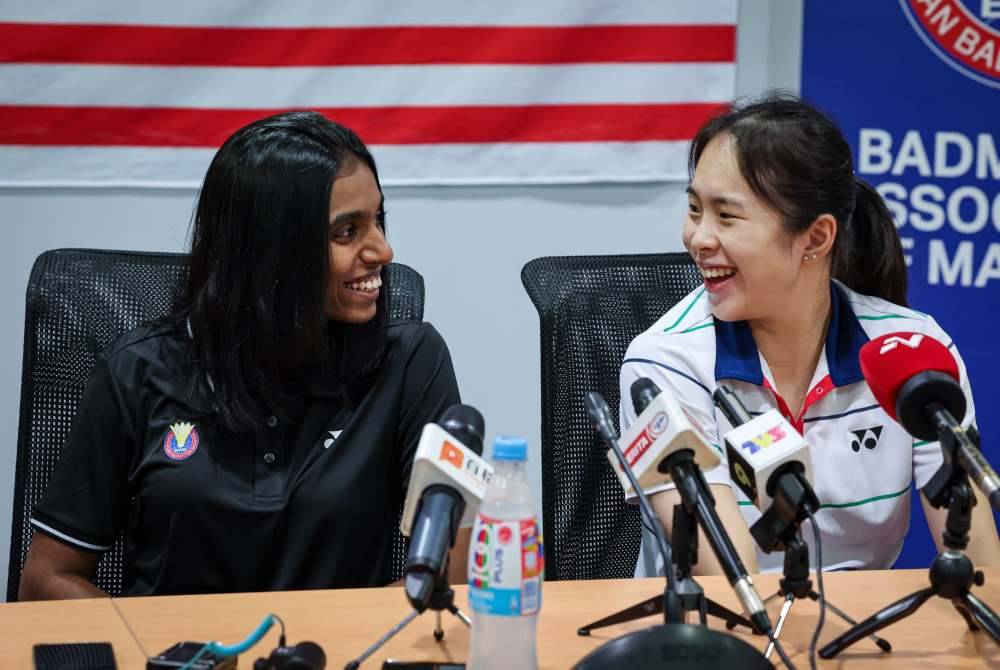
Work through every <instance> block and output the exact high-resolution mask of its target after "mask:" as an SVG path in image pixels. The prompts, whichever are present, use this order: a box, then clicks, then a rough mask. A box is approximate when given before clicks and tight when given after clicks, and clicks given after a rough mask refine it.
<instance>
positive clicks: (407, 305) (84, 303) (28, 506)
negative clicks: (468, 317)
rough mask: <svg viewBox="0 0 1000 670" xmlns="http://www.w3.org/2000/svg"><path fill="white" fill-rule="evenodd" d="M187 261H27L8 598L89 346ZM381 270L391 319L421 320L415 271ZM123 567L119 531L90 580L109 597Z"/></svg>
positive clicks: (397, 567)
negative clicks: (30, 264)
mask: <svg viewBox="0 0 1000 670" xmlns="http://www.w3.org/2000/svg"><path fill="white" fill-rule="evenodd" d="M186 266H187V256H186V255H185V254H167V253H142V252H132V251H105V250H93V249H55V250H52V251H47V252H45V253H43V254H42V255H40V256H39V257H38V258H37V259H36V260H35V264H34V266H33V267H32V269H31V276H30V279H29V280H28V291H27V299H26V310H25V320H24V358H23V368H22V373H21V410H20V422H19V428H18V437H17V464H16V468H15V473H14V512H13V520H12V524H11V526H12V527H11V542H10V567H9V573H8V578H7V600H8V601H14V600H17V589H18V584H19V583H20V580H21V570H22V568H23V567H24V559H25V557H26V556H27V553H28V547H29V545H30V543H31V532H32V531H31V527H30V525H29V523H28V522H29V519H30V517H31V510H32V509H33V507H34V505H35V503H36V502H37V501H38V499H39V498H40V497H41V495H42V493H44V491H45V487H46V485H47V484H48V481H49V477H50V476H51V474H52V471H53V469H54V468H55V465H56V461H57V460H58V459H59V455H60V453H61V452H62V449H63V446H64V444H65V442H66V439H67V436H68V434H69V430H70V427H71V425H72V423H73V419H74V417H75V415H76V409H77V405H78V404H79V402H80V397H81V396H82V395H83V391H84V388H85V387H86V384H87V380H88V379H89V377H90V372H91V370H92V368H93V366H94V361H95V359H96V356H97V354H98V353H99V352H101V351H103V350H104V349H105V348H107V347H108V346H109V345H110V344H111V343H112V342H113V341H114V340H115V338H117V337H118V336H119V335H120V334H121V333H124V332H126V331H128V330H131V329H132V328H135V327H136V326H138V325H139V324H141V323H142V322H144V321H149V320H151V319H155V318H158V317H160V316H163V315H164V314H166V313H167V311H168V310H169V308H170V306H171V304H172V303H173V300H174V296H175V291H176V290H177V287H178V285H179V282H180V281H181V280H182V279H184V278H185V277H186ZM388 272H389V275H388V283H389V290H390V294H389V316H390V318H391V319H400V320H415V321H420V320H421V319H423V314H424V280H423V277H421V276H420V274H419V273H418V272H417V271H416V270H414V269H412V268H410V267H408V266H406V265H402V264H399V263H393V264H391V265H390V266H389V268H388ZM401 511H402V510H401ZM395 532H396V540H395V543H394V546H393V559H392V574H391V575H389V576H388V578H389V579H391V580H397V579H399V578H400V577H401V576H402V573H403V563H404V561H405V559H406V548H407V546H406V539H405V538H404V537H403V536H402V535H401V534H400V533H399V530H398V528H397V529H396V531H395ZM124 568H125V540H124V535H119V537H118V539H117V540H116V541H115V544H114V546H113V547H112V548H111V549H110V550H108V551H107V552H105V553H104V555H103V556H102V557H101V559H100V560H99V562H98V565H97V574H96V576H95V578H94V583H95V584H96V585H97V586H98V587H99V588H100V589H102V590H104V591H106V592H107V593H109V594H110V595H112V596H117V595H118V594H119V593H120V592H121V590H122V585H123V582H124V577H125V575H124Z"/></svg>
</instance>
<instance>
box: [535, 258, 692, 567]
mask: <svg viewBox="0 0 1000 670" xmlns="http://www.w3.org/2000/svg"><path fill="white" fill-rule="evenodd" d="M521 281H522V283H523V284H524V287H525V289H526V290H527V292H528V296H529V297H530V298H531V301H532V302H533V303H534V305H535V308H536V309H537V310H538V317H539V321H540V326H541V347H542V355H541V369H542V522H543V528H544V531H545V578H546V579H607V578H613V577H631V576H632V575H633V572H634V570H635V562H636V559H637V557H638V553H639V541H640V519H639V510H638V507H636V506H635V505H630V504H627V503H626V502H625V501H624V496H623V494H622V489H621V486H620V485H619V483H618V479H617V478H616V477H615V475H614V472H613V471H612V470H611V466H610V464H609V463H608V460H607V456H606V455H605V454H606V452H607V448H606V447H604V446H603V445H602V444H601V441H600V439H599V438H598V436H597V433H596V432H595V431H594V428H593V427H592V426H591V423H590V421H589V420H588V419H587V415H586V412H585V411H584V408H583V394H584V393H585V392H586V391H598V392H600V393H601V395H603V396H604V398H605V399H606V400H607V401H608V404H609V405H610V406H611V407H612V409H613V410H614V414H615V423H616V424H617V420H618V412H617V408H618V401H619V393H618V375H619V370H620V369H621V363H622V360H623V359H624V356H625V350H626V349H627V348H628V345H629V343H630V342H631V341H632V339H633V338H635V336H636V335H638V334H639V333H641V332H642V331H644V330H646V329H647V328H648V327H649V326H651V325H652V324H653V322H654V321H656V320H657V319H658V318H660V317H661V316H663V314H665V313H666V312H667V311H668V310H669V309H670V308H671V307H673V306H674V305H675V304H677V302H678V301H679V300H680V299H681V298H683V297H684V296H685V295H687V294H688V293H689V292H690V291H692V290H693V289H694V288H695V287H697V286H698V285H699V284H700V283H701V276H700V274H699V273H698V270H697V268H696V267H695V265H694V263H693V262H692V261H691V258H690V256H688V254H686V253H671V254H649V255H630V256H567V257H550V258H538V259H535V260H533V261H531V262H529V263H528V264H527V265H525V266H524V269H523V270H522V271H521Z"/></svg>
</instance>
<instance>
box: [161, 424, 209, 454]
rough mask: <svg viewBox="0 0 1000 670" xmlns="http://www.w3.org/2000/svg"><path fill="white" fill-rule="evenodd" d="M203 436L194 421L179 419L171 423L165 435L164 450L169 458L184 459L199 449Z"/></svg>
mask: <svg viewBox="0 0 1000 670" xmlns="http://www.w3.org/2000/svg"><path fill="white" fill-rule="evenodd" d="M200 442H201V438H200V437H199V435H198V429H197V428H195V425H194V424H193V423H188V422H187V421H178V422H177V423H172V424H170V430H168V431H167V434H166V435H165V436H164V437H163V452H164V453H165V454H166V455H167V457H168V458H170V459H171V460H175V461H183V460H184V459H185V458H188V457H189V456H191V454H193V453H194V452H196V451H198V444H199V443H200Z"/></svg>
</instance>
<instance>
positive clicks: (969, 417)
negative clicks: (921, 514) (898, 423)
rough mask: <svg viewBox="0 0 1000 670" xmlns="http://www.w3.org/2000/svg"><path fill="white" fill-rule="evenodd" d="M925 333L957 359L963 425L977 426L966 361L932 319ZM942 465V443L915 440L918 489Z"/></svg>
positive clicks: (915, 472)
mask: <svg viewBox="0 0 1000 670" xmlns="http://www.w3.org/2000/svg"><path fill="white" fill-rule="evenodd" d="M924 333H925V334H926V335H930V336H931V337H933V338H934V339H936V340H938V341H939V342H941V344H943V345H945V346H947V347H948V350H949V351H950V352H951V355H952V356H954V357H955V362H956V363H958V376H959V383H960V384H961V386H962V392H963V393H965V406H966V408H965V417H963V419H962V421H961V424H962V426H963V427H965V428H968V427H969V426H974V425H976V406H975V403H974V402H973V400H972V386H971V385H970V384H969V374H968V371H967V370H966V368H965V361H963V360H962V355H961V354H960V353H958V347H957V346H955V343H954V342H953V341H952V339H951V337H949V336H948V334H947V333H945V332H944V330H942V328H941V326H939V325H938V324H937V322H936V321H934V319H932V318H930V317H928V325H927V327H926V328H925V329H924ZM942 463H944V456H943V455H942V453H941V443H940V442H938V441H936V440H935V441H933V442H925V441H923V440H918V439H916V438H914V440H913V481H914V483H915V485H916V487H917V488H918V489H922V488H923V487H924V485H926V484H927V482H929V481H930V480H931V477H933V476H934V473H936V472H937V471H938V468H940V467H941V465H942Z"/></svg>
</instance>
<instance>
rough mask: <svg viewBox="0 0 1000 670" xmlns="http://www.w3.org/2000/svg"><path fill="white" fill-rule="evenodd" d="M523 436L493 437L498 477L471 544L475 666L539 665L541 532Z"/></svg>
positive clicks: (524, 669)
mask: <svg viewBox="0 0 1000 670" xmlns="http://www.w3.org/2000/svg"><path fill="white" fill-rule="evenodd" d="M527 451H528V444H527V442H525V440H524V439H523V438H520V437H498V438H496V440H495V441H494V442H493V462H494V470H493V478H492V479H491V480H490V484H489V486H488V487H487V489H486V496H485V497H484V498H483V502H482V504H481V505H480V506H479V516H478V517H477V519H476V525H475V527H474V528H473V529H472V541H471V542H470V545H469V605H470V606H471V609H472V644H471V648H470V650H469V663H468V666H469V668H470V669H471V670H492V669H493V668H497V669H502V670H509V669H511V668H517V669H518V670H532V669H533V668H537V667H538V655H537V653H536V651H535V631H536V629H537V627H538V611H539V609H540V608H541V605H542V574H543V568H544V562H543V558H542V556H543V554H542V536H541V532H540V528H539V525H538V518H537V517H536V516H535V511H534V507H533V506H532V504H531V489H530V487H529V486H528V476H527V472H526V469H525V463H526V460H527Z"/></svg>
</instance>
